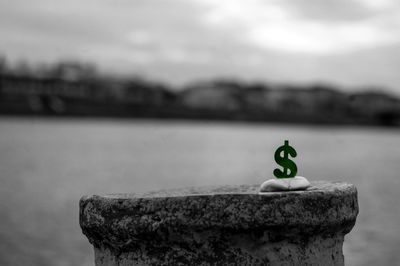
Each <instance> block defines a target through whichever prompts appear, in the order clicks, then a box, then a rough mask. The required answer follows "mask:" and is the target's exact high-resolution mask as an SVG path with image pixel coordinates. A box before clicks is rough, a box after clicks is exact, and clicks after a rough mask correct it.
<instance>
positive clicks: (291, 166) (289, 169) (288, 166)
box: [274, 140, 297, 178]
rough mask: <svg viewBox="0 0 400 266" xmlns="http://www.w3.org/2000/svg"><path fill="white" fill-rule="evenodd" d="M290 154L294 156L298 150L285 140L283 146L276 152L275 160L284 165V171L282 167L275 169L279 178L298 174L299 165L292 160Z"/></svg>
mask: <svg viewBox="0 0 400 266" xmlns="http://www.w3.org/2000/svg"><path fill="white" fill-rule="evenodd" d="M282 152H283V155H282ZM289 155H290V156H292V157H296V156H297V152H296V150H295V149H294V148H293V147H292V146H289V141H288V140H285V144H284V145H283V146H280V147H279V148H278V149H277V150H276V152H275V161H276V162H277V163H278V164H279V165H280V166H282V167H283V171H282V170H280V169H275V170H274V175H275V176H276V177H277V178H290V177H294V176H295V175H296V173H297V166H296V164H295V163H294V162H293V161H292V160H290V159H289V158H288V156H289Z"/></svg>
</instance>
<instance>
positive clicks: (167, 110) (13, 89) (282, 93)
mask: <svg viewBox="0 0 400 266" xmlns="http://www.w3.org/2000/svg"><path fill="white" fill-rule="evenodd" d="M95 69H96V68H95V67H93V66H92V65H87V64H81V63H76V62H70V63H59V64H56V65H53V66H51V67H47V68H46V69H45V70H44V69H43V68H27V67H26V66H25V67H19V68H11V67H9V66H7V65H6V64H5V63H4V62H3V64H0V115H8V116H9V115H11V116H47V117H53V116H55V117H110V118H144V119H168V120H171V119H176V120H200V121H240V122H254V123H264V122H270V123H271V122H273V123H293V124H331V125H374V126H400V99H399V98H397V97H395V96H393V95H390V94H387V93H384V92H381V91H379V90H378V89H374V90H366V91H363V92H357V93H354V92H353V93H346V92H343V91H340V90H339V89H337V88H336V87H333V86H330V85H326V84H315V85H310V86H296V85H272V84H268V83H244V82H240V81H237V80H228V79H219V80H218V79H217V80H207V81H200V82H196V83H192V84H188V85H186V86H183V87H182V88H179V89H176V88H175V89H173V88H171V87H169V86H167V85H166V84H162V83H158V82H153V81H148V80H144V79H142V78H140V77H136V76H134V77H124V78H122V77H116V76H109V75H104V74H100V73H97V71H96V70H95Z"/></svg>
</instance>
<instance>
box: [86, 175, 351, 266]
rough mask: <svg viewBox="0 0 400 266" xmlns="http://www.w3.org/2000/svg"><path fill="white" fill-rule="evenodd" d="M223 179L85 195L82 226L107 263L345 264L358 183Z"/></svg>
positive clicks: (98, 255)
mask: <svg viewBox="0 0 400 266" xmlns="http://www.w3.org/2000/svg"><path fill="white" fill-rule="evenodd" d="M258 188H259V186H247V185H244V186H222V187H209V188H188V189H179V190H168V191H158V192H151V193H146V194H142V195H137V194H114V195H104V196H90V197H87V196H86V197H83V198H82V199H81V200H80V225H81V228H82V231H83V233H84V234H85V235H86V236H87V238H88V239H89V241H90V243H92V245H93V246H94V250H95V264H96V265H97V266H103V265H119V266H123V265H344V256H343V253H342V245H343V240H344V236H345V234H347V233H349V232H350V230H351V229H352V228H353V226H354V224H355V221H356V217H357V214H358V204H357V190H356V188H355V186H353V185H350V184H346V183H327V182H315V183H312V184H311V187H309V188H308V189H307V190H305V191H292V192H269V193H265V194H259V193H258Z"/></svg>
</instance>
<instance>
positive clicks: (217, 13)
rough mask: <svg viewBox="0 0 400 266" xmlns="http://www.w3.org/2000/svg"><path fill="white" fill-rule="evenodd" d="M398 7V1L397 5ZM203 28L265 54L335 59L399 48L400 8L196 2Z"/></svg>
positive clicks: (330, 2) (306, 1) (314, 0)
mask: <svg viewBox="0 0 400 266" xmlns="http://www.w3.org/2000/svg"><path fill="white" fill-rule="evenodd" d="M393 1H394V0H393ZM198 3H199V4H202V5H207V6H208V7H209V11H208V13H206V14H204V16H203V20H204V23H206V24H208V25H209V26H210V27H221V28H224V29H230V30H231V31H232V32H233V31H235V32H236V35H237V36H238V38H239V36H240V38H242V40H243V41H246V42H247V43H249V44H251V45H254V46H257V47H259V48H263V49H273V50H278V51H279V50H280V51H285V52H293V53H298V52H304V53H311V54H313V53H315V54H331V53H341V52H350V51H354V50H358V49H369V48H373V47H376V46H382V45H383V46H384V45H391V44H395V43H399V42H400V8H399V7H396V5H395V4H394V2H388V3H387V4H386V5H380V6H377V5H373V4H371V3H372V2H370V1H367V2H365V3H364V2H362V1H356V0H349V1H344V0H340V1H339V0H338V1H334V0H327V1H318V0H301V1H297V0H296V1H294V0H292V1H289V0H287V1H262V0H248V1H240V0H220V1H212V0H198Z"/></svg>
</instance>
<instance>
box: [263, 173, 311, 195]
mask: <svg viewBox="0 0 400 266" xmlns="http://www.w3.org/2000/svg"><path fill="white" fill-rule="evenodd" d="M309 186H310V182H309V181H308V180H307V178H305V177H303V176H295V177H293V178H281V179H269V180H267V181H265V182H264V183H262V184H261V186H260V192H273V191H292V190H305V189H306V188H308V187H309Z"/></svg>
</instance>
